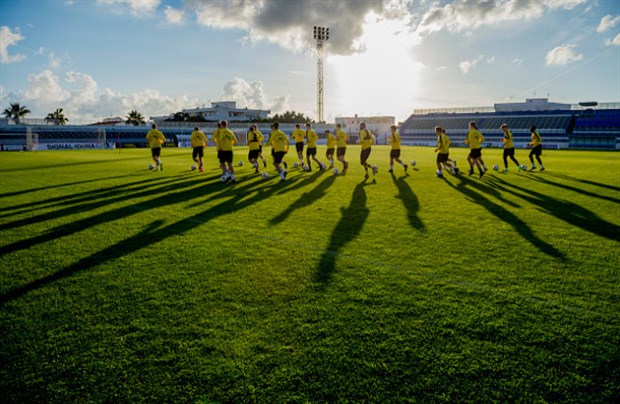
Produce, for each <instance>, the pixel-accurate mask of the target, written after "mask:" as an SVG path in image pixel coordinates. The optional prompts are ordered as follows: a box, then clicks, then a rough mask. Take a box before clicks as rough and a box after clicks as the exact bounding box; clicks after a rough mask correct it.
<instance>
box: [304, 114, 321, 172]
mask: <svg viewBox="0 0 620 404" xmlns="http://www.w3.org/2000/svg"><path fill="white" fill-rule="evenodd" d="M317 140H319V135H317V134H316V132H315V131H314V129H312V125H311V124H309V123H307V124H306V161H307V162H308V171H312V165H311V164H310V158H312V160H314V161H316V163H317V164H318V165H319V170H323V169H325V164H323V163H321V162H320V161H319V160H317V159H316V141H317Z"/></svg>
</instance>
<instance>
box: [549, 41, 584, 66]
mask: <svg viewBox="0 0 620 404" xmlns="http://www.w3.org/2000/svg"><path fill="white" fill-rule="evenodd" d="M576 46H577V45H574V44H570V45H562V46H556V47H555V48H553V49H551V50H550V51H549V52H547V56H546V58H545V60H546V64H547V66H554V65H559V66H561V65H565V64H568V63H570V62H576V61H579V60H583V55H582V54H581V53H577V52H575V47H576Z"/></svg>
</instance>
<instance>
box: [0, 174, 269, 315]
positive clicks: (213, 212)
mask: <svg viewBox="0 0 620 404" xmlns="http://www.w3.org/2000/svg"><path fill="white" fill-rule="evenodd" d="M274 189H279V187H278V184H274V185H272V186H265V187H261V188H260V189H259V190H258V192H256V193H255V194H254V195H253V196H252V195H250V197H248V192H247V188H246V189H244V190H241V191H238V192H236V193H232V194H230V196H231V197H230V198H227V199H226V200H225V201H223V202H221V203H219V204H218V205H216V206H213V207H211V208H209V209H207V210H205V211H203V212H200V213H198V214H196V215H193V216H190V217H187V218H185V219H182V220H179V221H177V222H175V223H172V224H169V225H167V226H164V227H161V226H162V225H163V223H164V222H163V221H161V220H158V221H154V222H152V223H151V224H149V225H148V226H147V227H146V228H145V229H144V230H142V231H141V232H140V233H138V234H136V235H134V236H131V237H129V238H127V239H125V240H122V241H120V242H118V243H116V244H114V245H112V246H109V247H107V248H105V249H103V250H101V251H99V252H96V253H94V254H92V255H90V256H88V257H85V258H82V259H81V260H79V261H78V262H76V263H75V264H73V265H70V266H68V267H67V268H64V269H62V270H60V271H58V272H55V273H53V274H51V275H48V276H46V277H43V278H40V279H37V280H34V281H32V282H30V283H28V284H26V285H23V286H20V287H17V288H14V289H12V290H9V291H8V292H6V293H3V294H1V295H0V306H2V305H4V304H6V303H7V302H9V301H11V300H14V299H17V298H19V297H21V296H23V295H25V294H26V293H28V292H30V291H32V290H35V289H39V288H41V287H44V286H46V285H48V284H50V283H52V282H55V281H58V280H61V279H63V278H67V277H69V276H72V275H74V274H76V273H77V272H81V271H85V270H88V269H91V268H93V267H95V266H98V265H101V264H104V263H106V262H108V261H111V260H114V259H118V258H121V257H124V256H126V255H129V254H131V253H134V252H136V251H139V250H141V249H144V248H149V247H151V246H153V245H156V244H158V243H160V242H161V241H163V240H165V239H167V238H168V237H172V236H179V235H182V234H184V233H186V232H187V231H190V230H192V229H194V228H196V227H199V226H201V225H204V224H206V223H207V222H209V221H210V220H212V219H215V218H218V217H222V216H225V215H229V214H233V213H235V212H237V211H239V210H242V209H244V208H247V207H249V206H251V205H253V204H255V203H258V202H260V201H262V200H264V199H267V198H269V197H271V196H273V191H274ZM200 191H201V189H200V188H195V189H193V190H190V191H185V192H181V193H177V194H176V195H175V200H174V202H175V203H178V202H179V198H183V199H191V198H192V197H194V196H195V195H196V193H198V192H200ZM160 202H161V201H160ZM149 206H152V207H155V206H161V203H156V202H155V201H151V202H148V203H144V204H142V207H141V209H140V210H143V208H146V207H149ZM118 213H119V212H117V214H118ZM115 217H116V216H115ZM105 219H107V217H106V218H105Z"/></svg>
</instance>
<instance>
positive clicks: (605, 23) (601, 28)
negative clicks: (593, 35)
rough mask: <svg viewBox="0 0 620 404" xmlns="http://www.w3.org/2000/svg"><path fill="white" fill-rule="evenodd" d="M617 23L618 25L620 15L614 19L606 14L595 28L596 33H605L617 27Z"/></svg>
mask: <svg viewBox="0 0 620 404" xmlns="http://www.w3.org/2000/svg"><path fill="white" fill-rule="evenodd" d="M618 23H620V15H619V16H616V17H614V16H612V15H610V14H607V15H606V16H605V17H603V18H601V22H600V23H599V24H598V27H596V32H605V31H607V30H608V29H611V28H613V27H615V26H616V25H618Z"/></svg>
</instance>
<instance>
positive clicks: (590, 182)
mask: <svg viewBox="0 0 620 404" xmlns="http://www.w3.org/2000/svg"><path fill="white" fill-rule="evenodd" d="M545 177H556V178H560V179H563V180H567V181H573V182H578V183H581V184H587V185H594V186H596V187H601V188H606V189H609V190H611V191H620V187H617V186H614V185H609V184H603V183H601V182H596V181H591V180H584V179H583V178H577V177H571V176H570V175H566V174H557V173H550V172H548V171H547V172H546V173H545Z"/></svg>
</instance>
